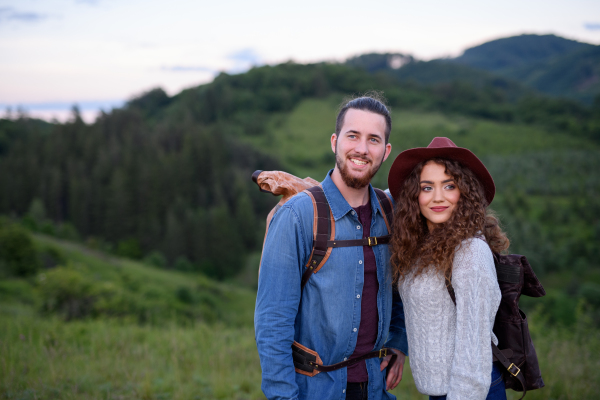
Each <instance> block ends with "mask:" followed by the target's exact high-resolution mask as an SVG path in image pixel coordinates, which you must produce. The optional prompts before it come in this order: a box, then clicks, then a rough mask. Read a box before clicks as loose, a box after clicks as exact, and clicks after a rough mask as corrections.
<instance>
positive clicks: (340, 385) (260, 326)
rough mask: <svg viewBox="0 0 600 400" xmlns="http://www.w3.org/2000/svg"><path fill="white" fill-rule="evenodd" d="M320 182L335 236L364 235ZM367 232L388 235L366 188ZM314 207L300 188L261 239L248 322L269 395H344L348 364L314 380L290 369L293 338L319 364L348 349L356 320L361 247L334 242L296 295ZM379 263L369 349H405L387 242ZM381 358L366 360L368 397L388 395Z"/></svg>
mask: <svg viewBox="0 0 600 400" xmlns="http://www.w3.org/2000/svg"><path fill="white" fill-rule="evenodd" d="M331 172H332V171H329V173H328V174H327V177H326V178H325V180H324V181H323V182H322V187H323V191H324V192H325V196H326V198H327V200H328V202H329V205H330V207H331V211H332V213H333V218H334V220H335V239H339V240H347V239H362V226H361V224H360V222H359V221H358V216H357V215H356V213H355V212H354V210H353V209H352V207H351V206H350V205H349V204H348V202H347V201H346V200H345V199H344V197H343V196H342V194H341V193H340V191H339V190H338V188H337V187H336V186H335V184H334V183H333V181H332V180H331V176H330V175H331ZM369 194H370V202H371V208H372V219H371V236H383V235H387V233H388V232H387V228H386V225H385V222H384V219H383V214H382V212H383V211H382V210H381V209H380V207H379V203H378V201H377V195H376V194H375V191H374V190H373V188H372V187H371V186H370V185H369ZM313 217H314V211H313V204H312V200H311V199H310V197H309V196H308V195H307V194H306V193H300V194H298V195H296V196H294V197H293V198H291V199H290V200H288V202H287V203H285V204H284V205H283V206H282V207H281V208H280V209H279V210H278V211H277V213H276V214H275V215H274V217H273V219H272V220H271V223H270V226H269V231H268V234H267V238H266V240H265V244H264V249H263V254H262V261H261V268H260V275H259V280H258V293H257V298H256V310H255V314H254V327H255V337H256V344H257V347H258V353H259V356H260V363H261V368H262V390H263V392H264V393H265V395H266V396H267V398H268V399H345V398H346V380H347V373H346V368H341V369H339V370H336V371H332V372H321V373H319V374H317V375H315V376H313V377H309V376H305V375H302V374H299V373H296V372H295V370H294V364H293V361H292V350H291V347H292V342H293V341H294V340H296V341H297V342H299V343H300V344H302V345H304V346H306V347H308V348H310V349H312V350H314V351H316V352H317V353H318V354H319V356H320V357H321V360H322V361H323V364H325V365H329V364H334V363H338V362H341V361H344V360H346V359H347V358H348V357H350V355H352V353H353V352H354V347H355V346H356V338H357V336H358V327H359V325H360V315H361V313H360V307H361V297H362V296H361V295H362V288H363V282H364V271H363V248H362V246H356V247H337V248H334V249H333V250H332V252H331V255H330V257H329V259H328V260H327V262H326V263H325V265H323V267H322V268H321V269H320V270H319V271H318V272H317V273H315V274H313V275H312V276H311V277H310V279H309V280H308V283H307V284H306V286H305V287H304V291H303V293H301V292H300V281H301V277H302V273H303V272H304V270H305V265H306V263H307V262H308V258H309V256H310V253H311V250H312V244H313ZM373 250H374V253H375V260H376V264H377V279H378V281H379V291H378V293H377V310H378V314H379V322H378V327H377V328H378V335H377V340H376V343H375V347H374V348H373V350H378V349H380V348H382V347H384V346H385V347H393V348H395V349H398V350H400V351H402V352H403V353H404V354H408V343H407V338H406V329H405V326H404V310H403V307H402V301H401V300H400V296H399V295H398V292H397V289H396V288H394V289H392V275H391V268H390V262H389V260H390V252H389V249H388V245H378V246H374V247H373ZM380 363H381V359H379V358H372V359H369V360H367V372H368V374H369V384H368V391H369V394H368V395H369V399H394V398H395V396H393V395H392V394H390V393H388V392H386V391H385V377H386V371H385V370H384V371H382V372H381V371H380V370H379V369H380Z"/></svg>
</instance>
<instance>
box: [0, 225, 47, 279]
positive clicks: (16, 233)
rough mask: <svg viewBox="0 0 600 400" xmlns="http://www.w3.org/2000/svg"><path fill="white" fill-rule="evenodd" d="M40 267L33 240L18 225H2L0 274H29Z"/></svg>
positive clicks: (0, 228) (0, 233) (0, 235)
mask: <svg viewBox="0 0 600 400" xmlns="http://www.w3.org/2000/svg"><path fill="white" fill-rule="evenodd" d="M39 268H40V261H39V260H38V258H37V254H36V252H35V248H34V246H33V241H32V240H31V238H30V237H29V234H28V233H27V231H26V230H24V229H23V228H21V227H19V226H17V225H13V224H11V225H6V226H4V227H0V275H4V276H28V275H32V274H34V273H35V272H36V271H37V270H38V269H39Z"/></svg>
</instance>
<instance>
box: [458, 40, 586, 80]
mask: <svg viewBox="0 0 600 400" xmlns="http://www.w3.org/2000/svg"><path fill="white" fill-rule="evenodd" d="M592 47H596V46H594V45H591V44H589V43H581V42H577V41H575V40H570V39H565V38H562V37H559V36H556V35H519V36H512V37H508V38H502V39H496V40H492V41H491V42H486V43H483V44H481V45H478V46H475V47H471V48H469V49H467V50H465V51H464V53H463V54H462V55H461V56H459V57H456V58H455V59H454V60H453V61H455V62H458V63H459V64H465V65H469V66H471V67H475V68H480V69H484V70H486V71H493V72H500V73H502V72H503V71H506V70H507V69H512V68H518V67H524V66H526V65H531V64H532V63H539V62H542V61H549V60H551V59H553V58H555V57H560V56H565V55H567V54H569V53H572V52H574V51H579V50H582V49H589V48H592Z"/></svg>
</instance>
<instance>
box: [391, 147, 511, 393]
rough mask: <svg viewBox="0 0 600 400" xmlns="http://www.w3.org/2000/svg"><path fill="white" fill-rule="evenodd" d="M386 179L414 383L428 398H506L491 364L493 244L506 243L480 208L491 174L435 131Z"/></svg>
mask: <svg viewBox="0 0 600 400" xmlns="http://www.w3.org/2000/svg"><path fill="white" fill-rule="evenodd" d="M388 184H389V187H390V192H391V194H392V196H393V197H394V199H395V200H396V211H395V215H394V232H393V235H392V242H391V243H392V264H393V266H394V273H395V278H396V279H397V282H398V289H399V292H400V295H401V297H402V302H403V304H404V312H405V318H406V330H407V335H408V344H409V349H410V354H411V355H410V367H411V370H412V374H413V377H414V380H415V383H416V385H417V389H418V390H419V391H420V392H421V393H423V394H426V395H429V396H430V399H445V398H447V399H469V400H473V399H480V400H483V399H506V392H505V388H504V382H503V380H502V373H501V371H502V369H501V367H500V368H498V367H497V366H496V365H495V364H493V362H492V358H493V356H492V349H491V342H492V341H493V342H494V343H495V344H498V340H497V338H496V336H495V335H494V333H493V332H492V328H493V325H494V318H495V316H496V311H497V309H498V306H499V304H500V298H501V294H500V288H499V286H498V281H497V278H496V270H495V267H494V259H493V255H492V252H500V251H503V250H506V249H507V248H508V245H509V241H508V239H507V238H506V235H505V234H504V233H503V232H502V230H501V229H500V227H499V224H498V219H497V218H496V217H495V216H494V215H493V214H492V213H491V212H490V210H489V209H487V206H488V205H489V204H490V203H491V202H492V199H493V198H494V193H495V186H494V181H493V179H492V177H491V176H490V174H489V172H488V171H487V169H486V168H485V166H484V165H483V163H482V162H481V161H480V160H479V159H478V158H477V157H476V156H475V155H474V154H473V153H472V152H471V151H469V150H467V149H464V148H459V147H456V145H455V144H454V143H452V141H451V140H450V139H447V138H435V139H433V141H432V142H431V144H430V145H429V146H428V147H427V148H415V149H410V150H406V151H404V152H402V153H400V155H398V157H397V158H396V160H395V161H394V164H393V165H392V168H391V170H390V175H389V177H388ZM447 283H448V284H447ZM450 283H451V285H450ZM448 289H450V290H452V289H453V290H454V293H455V299H456V304H455V303H454V302H453V300H452V298H451V296H450V294H449V292H450V291H449V290H448Z"/></svg>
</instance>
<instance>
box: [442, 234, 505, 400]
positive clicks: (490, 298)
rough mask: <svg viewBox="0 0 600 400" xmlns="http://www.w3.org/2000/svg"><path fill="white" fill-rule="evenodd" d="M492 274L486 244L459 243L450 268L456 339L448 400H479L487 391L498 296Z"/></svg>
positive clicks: (490, 370) (488, 249) (482, 242)
mask: <svg viewBox="0 0 600 400" xmlns="http://www.w3.org/2000/svg"><path fill="white" fill-rule="evenodd" d="M493 271H494V261H493V256H492V252H491V251H490V248H489V247H488V245H487V243H485V242H484V241H482V240H479V239H471V240H468V241H464V242H463V243H462V245H461V246H460V248H459V249H458V250H457V252H456V255H455V257H454V264H453V267H452V286H453V287H454V292H455V294H456V338H455V344H454V356H453V360H452V368H451V372H450V382H449V387H448V395H447V399H448V400H459V399H461V400H462V399H470V400H477V399H480V400H483V399H485V398H486V396H487V394H488V392H489V388H490V383H491V372H492V349H491V344H490V343H491V340H492V328H493V321H494V317H495V315H496V311H497V310H495V309H494V308H493V303H494V299H495V296H499V289H498V284H497V282H496V281H495V279H493V278H494V277H493V276H492V275H493V274H494V272H493ZM490 274H492V275H490ZM494 283H495V285H496V287H495V288H494Z"/></svg>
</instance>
